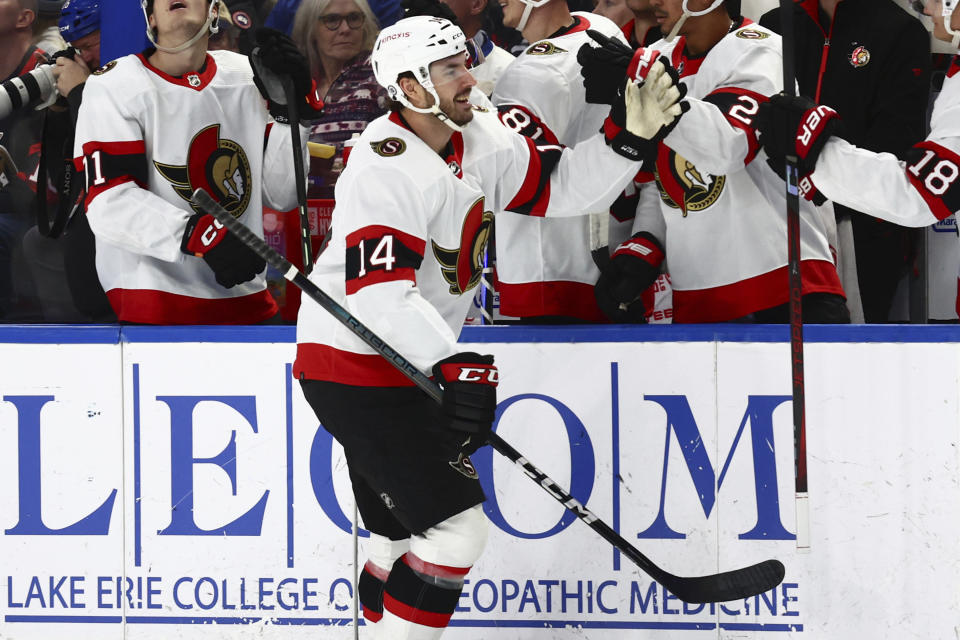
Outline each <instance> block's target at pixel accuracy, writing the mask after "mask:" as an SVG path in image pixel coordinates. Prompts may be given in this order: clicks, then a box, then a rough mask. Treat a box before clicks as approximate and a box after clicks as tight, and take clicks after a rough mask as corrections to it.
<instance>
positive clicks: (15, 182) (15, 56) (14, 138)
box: [0, 0, 46, 322]
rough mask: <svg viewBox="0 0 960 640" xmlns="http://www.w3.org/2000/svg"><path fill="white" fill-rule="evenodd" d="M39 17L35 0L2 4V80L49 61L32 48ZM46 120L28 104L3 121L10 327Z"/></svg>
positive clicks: (5, 303)
mask: <svg viewBox="0 0 960 640" xmlns="http://www.w3.org/2000/svg"><path fill="white" fill-rule="evenodd" d="M36 17H37V1H36V0H0V81H3V82H6V81H7V80H9V79H11V78H14V77H17V76H20V75H23V74H25V73H27V72H29V71H31V70H33V69H35V68H36V66H37V65H38V64H42V63H44V62H45V61H46V56H44V54H43V52H42V51H41V50H39V49H37V48H36V47H35V46H33V44H32V42H33V22H34V20H36ZM42 117H43V116H42V112H39V111H35V110H33V109H32V108H31V105H24V106H22V107H21V108H20V109H16V110H14V111H13V112H12V113H10V114H9V115H8V116H7V117H5V118H3V119H0V145H2V146H3V147H4V148H5V149H6V151H7V153H9V155H10V158H11V160H12V161H13V163H14V164H15V165H16V168H17V172H16V173H13V172H12V171H11V170H10V168H9V167H0V170H2V171H3V172H4V175H5V180H4V181H3V183H4V185H5V186H3V188H2V189H0V319H2V320H3V321H7V322H10V321H14V320H17V319H20V318H18V316H17V313H16V311H17V310H16V309H15V306H16V304H17V302H18V300H17V299H18V297H19V292H20V291H21V290H22V289H21V288H19V287H18V286H17V285H16V283H15V281H14V276H13V269H14V256H15V254H19V247H20V242H21V239H22V237H23V234H24V233H25V232H26V231H27V229H28V228H30V226H31V225H32V224H33V217H34V209H33V206H34V197H35V196H34V193H35V188H36V183H35V182H34V181H32V179H31V178H30V177H29V176H32V175H33V174H34V171H35V169H36V167H37V162H38V160H39V154H38V151H39V146H40V145H39V144H38V143H39V141H40V134H41V126H42ZM7 181H9V183H7Z"/></svg>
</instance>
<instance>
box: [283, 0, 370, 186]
mask: <svg viewBox="0 0 960 640" xmlns="http://www.w3.org/2000/svg"><path fill="white" fill-rule="evenodd" d="M377 33H379V28H378V27H377V19H376V18H375V17H374V15H373V12H372V11H371V10H370V5H368V4H367V0H303V2H302V3H301V4H300V8H299V9H297V14H296V17H295V18H294V21H293V33H292V37H293V41H294V42H296V43H297V46H298V47H299V48H300V49H301V50H302V51H303V52H304V53H305V54H306V56H307V59H308V60H309V62H310V70H311V73H312V74H313V78H314V80H316V82H317V89H318V90H319V92H320V95H321V96H322V97H323V101H324V105H325V107H324V111H323V116H322V117H321V118H320V119H319V120H317V121H315V122H314V124H313V127H312V128H311V132H310V141H311V142H320V143H324V144H329V145H334V146H336V153H335V154H334V156H333V157H331V158H311V161H310V176H309V187H308V192H307V195H308V196H309V197H311V198H332V197H333V188H334V185H335V184H336V181H337V178H338V177H339V176H340V172H341V171H342V170H343V143H344V141H346V140H348V139H350V138H351V137H352V136H353V134H354V133H360V132H362V131H363V130H364V129H365V128H366V126H367V123H369V122H370V121H371V120H374V119H375V118H377V117H378V116H380V115H382V114H383V113H385V112H386V109H387V98H386V93H385V92H384V91H383V89H382V88H381V87H380V85H379V84H377V81H376V78H374V75H373V68H372V67H371V66H370V51H371V50H372V49H373V43H374V40H375V39H376V37H377Z"/></svg>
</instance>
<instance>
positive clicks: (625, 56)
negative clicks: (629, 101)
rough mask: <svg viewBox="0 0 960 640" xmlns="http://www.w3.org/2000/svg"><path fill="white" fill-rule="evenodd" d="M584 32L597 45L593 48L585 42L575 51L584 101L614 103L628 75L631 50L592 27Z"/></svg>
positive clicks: (631, 55) (631, 56)
mask: <svg viewBox="0 0 960 640" xmlns="http://www.w3.org/2000/svg"><path fill="white" fill-rule="evenodd" d="M587 35H588V36H590V37H591V38H593V40H594V41H595V42H597V43H598V44H599V45H600V46H597V47H595V46H593V45H591V44H589V43H588V44H584V45H583V46H581V47H580V49H579V50H578V51H577V62H579V63H580V75H582V76H583V87H584V89H586V90H587V102H590V103H593V104H613V102H614V100H616V99H617V92H618V91H619V89H620V87H621V86H622V85H623V80H624V78H625V77H626V76H627V67H629V66H630V60H631V59H632V58H633V53H634V52H633V49H631V48H630V46H629V45H627V44H624V43H623V42H621V41H619V40H617V39H615V38H608V37H607V36H605V35H603V34H602V33H600V32H599V31H595V30H593V29H587Z"/></svg>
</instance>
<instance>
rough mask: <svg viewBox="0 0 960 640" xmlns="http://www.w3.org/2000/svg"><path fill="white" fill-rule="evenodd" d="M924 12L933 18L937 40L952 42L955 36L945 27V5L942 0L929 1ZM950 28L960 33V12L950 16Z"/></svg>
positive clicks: (934, 34) (934, 35)
mask: <svg viewBox="0 0 960 640" xmlns="http://www.w3.org/2000/svg"><path fill="white" fill-rule="evenodd" d="M923 12H924V13H925V14H926V15H928V16H930V17H931V18H933V37H934V38H936V39H937V40H943V41H944V42H950V41H952V40H953V36H951V35H950V33H949V32H948V31H947V30H946V28H945V27H944V25H943V4H942V3H941V2H940V0H927V3H926V4H925V5H924V7H923ZM950 27H951V28H952V29H953V30H954V31H960V11H954V12H953V14H952V15H951V16H950Z"/></svg>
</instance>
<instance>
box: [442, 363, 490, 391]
mask: <svg viewBox="0 0 960 640" xmlns="http://www.w3.org/2000/svg"><path fill="white" fill-rule="evenodd" d="M457 368H459V369H460V371H459V373H458V374H457V380H458V381H459V382H484V383H486V384H492V385H493V386H496V385H497V383H498V382H500V373H499V372H498V371H497V369H496V368H483V369H480V368H473V367H455V366H452V367H451V369H454V370H456V369H457Z"/></svg>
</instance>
